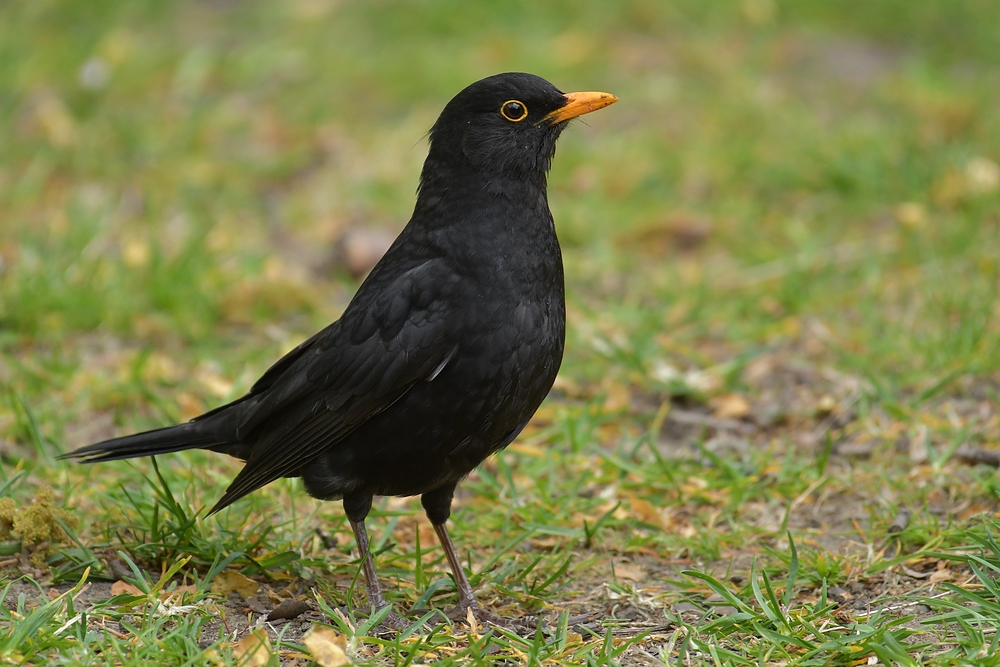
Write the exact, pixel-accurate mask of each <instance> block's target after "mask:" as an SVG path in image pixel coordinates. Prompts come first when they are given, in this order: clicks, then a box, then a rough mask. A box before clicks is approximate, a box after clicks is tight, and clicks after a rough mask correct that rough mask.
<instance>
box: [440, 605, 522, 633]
mask: <svg viewBox="0 0 1000 667" xmlns="http://www.w3.org/2000/svg"><path fill="white" fill-rule="evenodd" d="M470 614H471V616H472V620H474V621H475V622H476V624H477V625H480V626H491V625H492V626H496V627H499V628H506V629H508V630H513V631H514V632H516V633H518V634H523V633H525V632H534V630H535V627H536V626H537V625H538V619H537V618H536V617H534V616H524V617H522V618H506V617H504V616H501V615H500V614H497V613H495V612H492V611H490V610H489V609H486V608H484V607H482V606H481V605H480V604H479V603H478V602H476V601H475V600H474V599H473V600H462V601H461V602H459V603H458V604H457V605H456V606H455V608H454V609H452V610H451V611H450V612H448V614H447V616H448V618H449V619H450V620H451V621H452V622H453V623H454V622H465V623H469V616H470ZM470 625H471V623H470Z"/></svg>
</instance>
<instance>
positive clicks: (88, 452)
mask: <svg viewBox="0 0 1000 667" xmlns="http://www.w3.org/2000/svg"><path fill="white" fill-rule="evenodd" d="M212 431H214V429H210V428H209V424H206V423H205V422H202V421H193V422H188V423H186V424H178V425H177V426H167V427H166V428H158V429H155V430H153V431H146V432H144V433H136V434H135V435H126V436H124V437H121V438H112V439H111V440H105V441H104V442H98V443H94V444H93V445H87V446H86V447H81V448H80V449H77V450H74V451H72V452H69V453H68V454H63V455H62V456H60V457H59V458H61V459H81V460H82V462H83V463H96V462H97V461H116V460H118V459H131V458H135V457H137V456H153V455H156V454H169V453H170V452H180V451H184V450H185V449H205V448H209V447H212V446H219V445H223V444H225V443H223V442H222V440H221V439H220V438H219V437H218V435H217V434H216V433H213V432H212Z"/></svg>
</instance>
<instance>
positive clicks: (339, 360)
mask: <svg viewBox="0 0 1000 667" xmlns="http://www.w3.org/2000/svg"><path fill="white" fill-rule="evenodd" d="M383 282H384V283H386V284H383V285H372V286H371V287H372V289H369V290H368V291H367V292H365V291H364V287H363V288H362V291H361V292H359V294H358V296H357V297H355V299H354V301H352V303H351V305H350V306H349V307H348V310H347V311H346V312H345V313H344V316H343V317H341V319H340V320H338V321H337V322H335V323H334V324H332V325H331V326H330V327H328V328H327V329H325V330H323V331H322V332H320V333H319V334H317V335H316V336H314V337H313V338H312V339H310V340H309V341H306V343H303V345H301V346H299V347H298V348H296V349H295V350H293V351H292V352H290V353H289V354H288V355H286V357H285V358H283V359H281V360H280V361H278V362H277V363H276V364H275V365H274V366H272V368H271V369H270V370H268V372H267V373H265V375H264V376H263V377H262V378H261V380H260V381H258V383H257V384H256V385H254V390H256V389H258V385H263V387H262V388H261V389H260V390H259V393H258V394H257V395H256V396H252V397H250V398H249V400H247V401H246V402H245V403H244V404H243V406H242V409H241V411H240V412H241V418H240V420H239V423H238V425H237V434H238V437H239V438H240V439H244V438H248V437H250V436H252V439H253V440H254V444H253V449H252V451H251V454H250V456H249V457H248V458H247V463H246V466H245V467H244V468H243V470H241V471H240V473H239V475H237V476H236V479H234V480H233V483H232V484H231V485H230V486H229V488H228V489H227V490H226V493H225V495H224V496H223V497H222V499H221V500H219V502H218V503H217V504H216V505H215V507H213V508H212V512H213V513H214V512H217V511H219V510H221V509H222V508H223V507H225V506H227V505H229V504H230V503H232V502H234V501H236V500H237V499H239V498H241V497H243V496H245V495H246V494H248V493H250V492H252V491H254V490H256V489H259V488H260V487H262V486H264V485H265V484H268V483H270V482H272V481H274V480H276V479H278V478H280V477H286V476H291V475H296V474H298V472H299V470H301V468H302V466H303V465H305V464H306V463H308V462H309V461H310V460H312V459H314V458H315V457H316V456H317V455H318V454H320V453H321V452H322V451H324V450H325V449H327V448H329V447H332V446H335V445H336V443H337V442H339V441H340V440H342V439H343V438H344V437H345V436H347V435H348V434H349V433H350V432H351V431H353V430H354V429H355V428H357V427H358V426H360V425H361V424H363V423H364V422H365V421H367V420H368V419H370V418H372V417H374V416H375V415H377V414H379V413H380V412H382V411H383V410H385V409H386V408H388V407H389V406H390V405H392V404H393V403H395V402H396V401H397V400H399V399H400V398H401V397H402V396H403V395H405V394H406V392H407V391H408V390H409V388H410V387H412V386H413V385H414V384H415V383H417V382H419V381H420V380H423V379H427V378H432V377H434V376H435V375H436V374H437V373H438V372H440V370H441V367H442V366H443V365H445V364H447V362H448V361H449V360H450V359H451V358H452V355H453V354H454V353H455V347H454V345H453V344H452V343H451V342H450V341H451V340H452V339H453V336H452V335H449V334H450V333H452V332H453V331H454V328H455V326H456V324H457V323H456V322H455V320H454V317H455V313H456V312H457V311H458V309H457V308H456V305H457V304H458V303H459V301H458V300H457V298H458V297H459V295H458V291H459V290H460V284H459V283H460V281H458V279H457V278H456V277H455V276H454V275H453V273H451V272H450V271H448V270H447V267H446V266H445V264H444V263H443V261H441V260H431V261H427V262H424V263H423V264H420V265H418V266H416V267H414V268H412V269H410V270H408V271H406V272H404V273H402V274H400V275H398V276H396V277H395V278H393V279H392V280H387V281H383ZM365 294H370V295H371V298H365ZM290 357H291V358H290ZM289 358H290V359H289ZM269 376H270V377H269ZM265 380H267V382H265ZM252 393H253V390H251V394H252Z"/></svg>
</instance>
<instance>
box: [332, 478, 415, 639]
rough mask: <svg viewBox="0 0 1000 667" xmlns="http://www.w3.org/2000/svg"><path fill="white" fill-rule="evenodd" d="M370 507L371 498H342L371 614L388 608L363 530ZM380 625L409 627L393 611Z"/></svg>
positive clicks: (403, 628) (398, 628)
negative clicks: (355, 543) (362, 574)
mask: <svg viewBox="0 0 1000 667" xmlns="http://www.w3.org/2000/svg"><path fill="white" fill-rule="evenodd" d="M371 506H372V498H371V496H367V498H356V497H351V496H347V497H345V498H344V510H345V511H346V513H347V519H348V521H350V522H351V530H353V531H354V540H355V541H356V542H357V543H358V554H359V555H360V556H361V570H362V572H364V575H365V589H366V590H367V591H368V603H369V604H370V605H371V606H372V612H371V613H372V614H374V613H375V612H377V611H379V610H380V609H384V608H385V607H388V606H389V603H388V602H386V601H385V598H384V597H382V587H381V586H380V585H379V583H378V574H377V573H376V572H375V559H374V558H372V550H371V544H370V543H369V541H368V531H367V530H366V529H365V517H366V516H367V515H368V511H369V510H370V509H371ZM382 624H383V625H385V626H387V627H390V628H392V629H394V630H405V629H406V628H408V627H409V623H407V622H406V620H405V619H403V618H402V617H401V616H400V615H399V614H397V613H396V612H395V611H390V612H389V614H388V615H387V616H386V617H385V618H384V619H382Z"/></svg>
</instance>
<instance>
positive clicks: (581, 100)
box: [542, 93, 618, 124]
mask: <svg viewBox="0 0 1000 667" xmlns="http://www.w3.org/2000/svg"><path fill="white" fill-rule="evenodd" d="M617 101H618V98H617V97H615V96H614V95H612V94H611V93H566V104H564V105H562V106H561V107H559V108H558V109H556V110H555V111H553V112H552V113H550V114H548V115H547V116H545V118H543V119H542V120H543V121H548V122H549V123H552V124H555V123H562V122H563V121H567V120H569V119H570V118H576V117H577V116H582V115H583V114H585V113H590V112H591V111H597V110H598V109H603V108H604V107H606V106H608V105H609V104H614V103H615V102H617Z"/></svg>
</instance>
